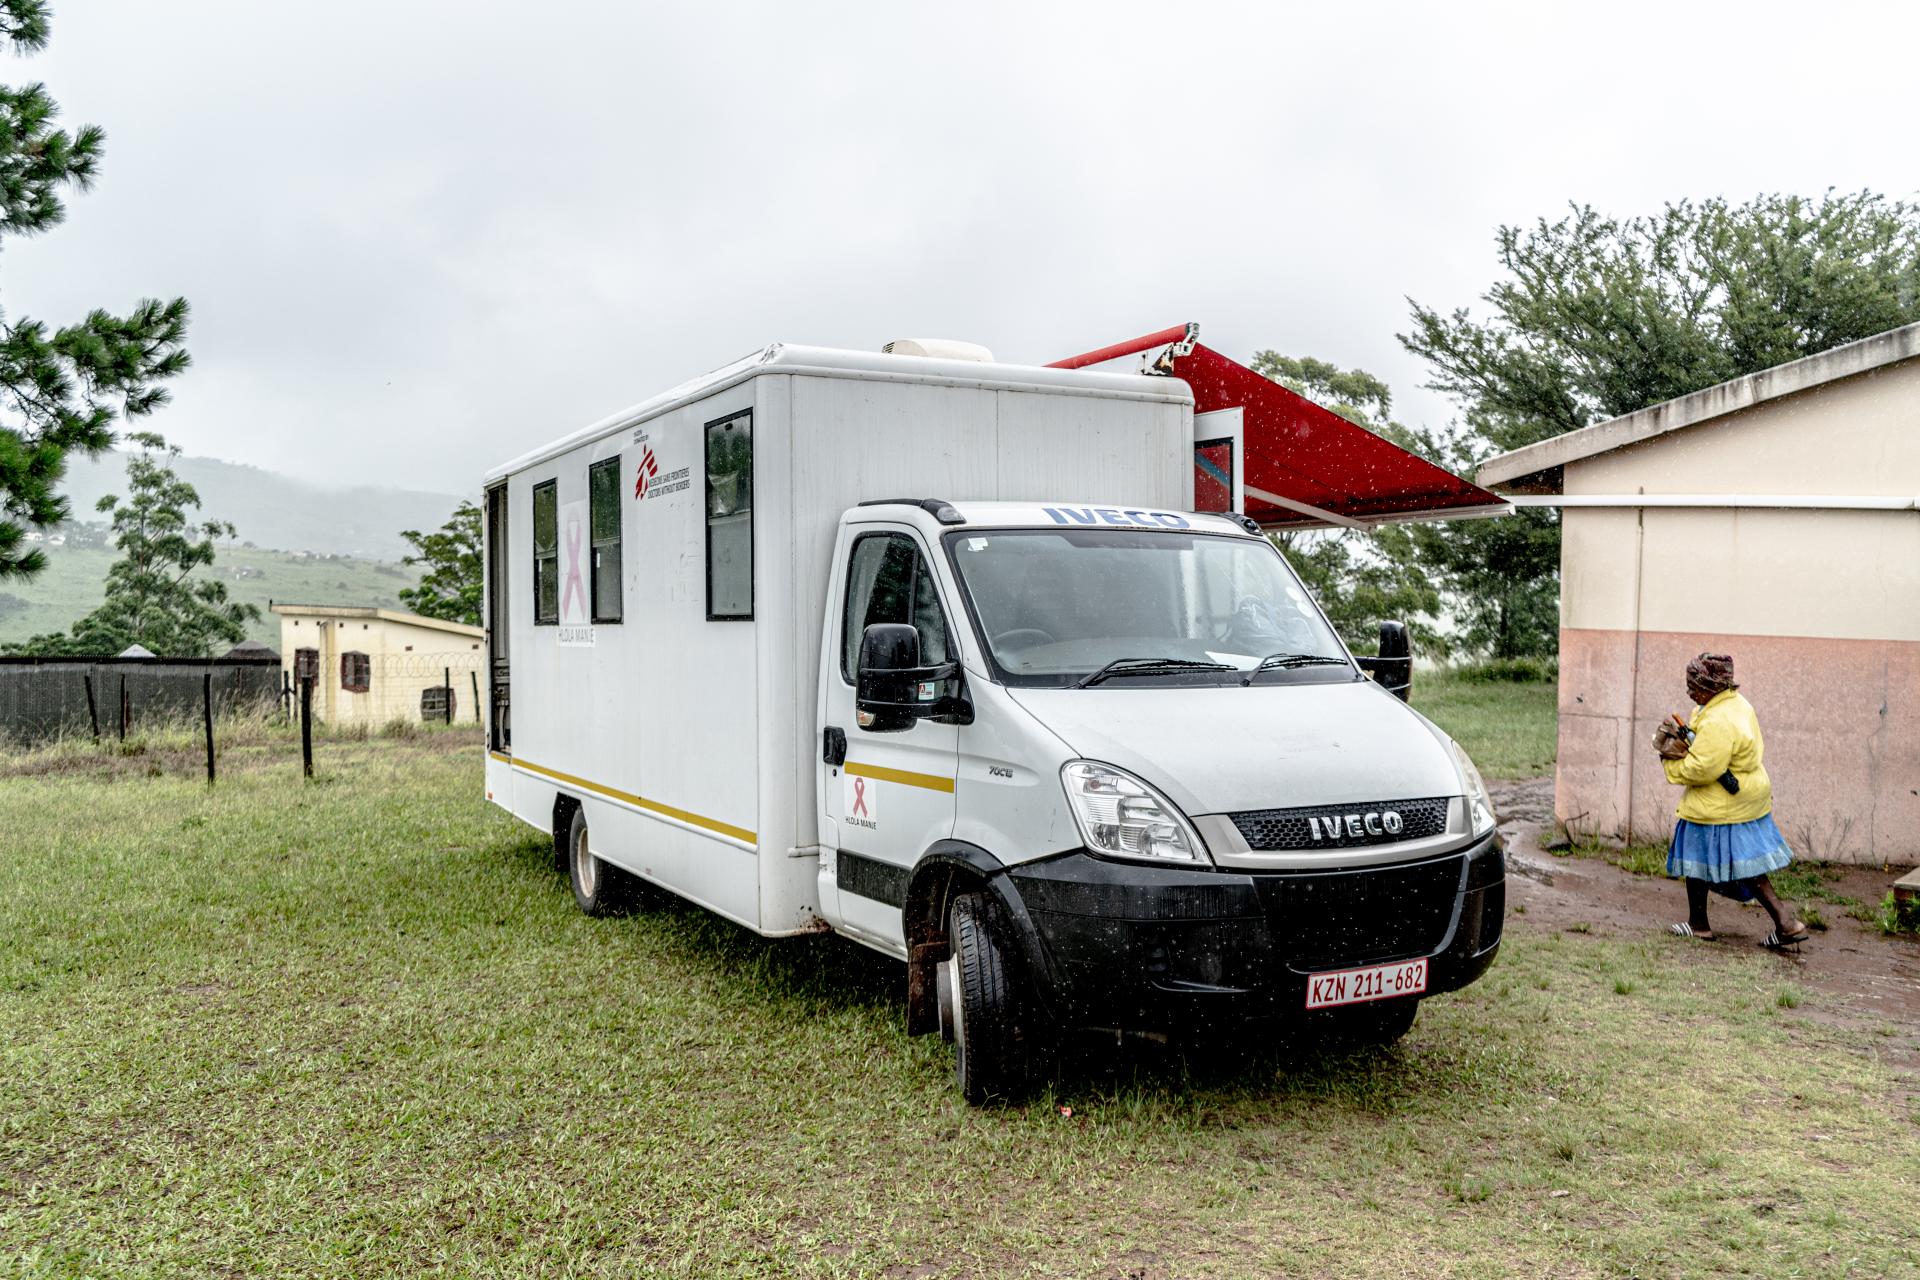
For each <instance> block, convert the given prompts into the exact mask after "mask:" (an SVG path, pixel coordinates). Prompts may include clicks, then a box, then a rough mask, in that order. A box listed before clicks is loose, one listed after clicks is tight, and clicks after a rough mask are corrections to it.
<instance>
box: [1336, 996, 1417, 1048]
mask: <svg viewBox="0 0 1920 1280" xmlns="http://www.w3.org/2000/svg"><path fill="white" fill-rule="evenodd" d="M1324 1016H1325V1017H1326V1019H1327V1021H1326V1023H1325V1024H1324V1027H1323V1028H1322V1034H1321V1036H1320V1037H1319V1039H1320V1041H1321V1043H1323V1044H1325V1045H1327V1046H1328V1047H1329V1048H1334V1049H1366V1048H1384V1047H1385V1046H1387V1045H1390V1044H1393V1043H1394V1042H1395V1041H1397V1040H1399V1039H1400V1038H1401V1037H1402V1036H1404V1035H1406V1034H1407V1032H1409V1031H1411V1030H1413V1020H1414V1019H1415V1018H1417V1017H1419V1016H1420V1002H1419V1001H1418V1000H1416V999H1413V998H1412V997H1401V998H1399V999H1394V1000H1378V1001H1375V1002H1374V1003H1372V1004H1363V1005H1356V1006H1354V1007H1353V1008H1351V1009H1330V1010H1328V1011H1327V1013H1326V1014H1325V1015H1324Z"/></svg>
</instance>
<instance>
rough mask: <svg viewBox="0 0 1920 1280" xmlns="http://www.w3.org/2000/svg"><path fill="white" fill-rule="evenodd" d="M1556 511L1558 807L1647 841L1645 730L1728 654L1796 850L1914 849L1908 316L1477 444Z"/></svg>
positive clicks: (1919, 537) (1917, 715)
mask: <svg viewBox="0 0 1920 1280" xmlns="http://www.w3.org/2000/svg"><path fill="white" fill-rule="evenodd" d="M1477 478H1478V480H1479V482H1480V483H1481V484H1482V485H1486V486H1488V487H1490V488H1493V489H1496V490H1498V491H1500V492H1502V493H1504V494H1507V495H1509V496H1511V497H1512V498H1513V499H1514V501H1515V502H1516V503H1521V504H1525V503H1529V502H1531V503H1538V504H1542V505H1552V506H1559V507H1561V508H1562V509H1563V511H1562V515H1563V520H1564V526H1563V536H1562V541H1561V553H1560V555H1561V560H1560V575H1561V602H1560V755H1559V766H1558V770H1557V776H1556V780H1555V793H1554V794H1555V810H1556V812H1557V814H1558V816H1559V818H1560V820H1561V822H1562V823H1564V824H1565V825H1566V826H1567V828H1568V829H1569V830H1571V831H1574V832H1576V833H1581V834H1594V835H1602V836H1609V837H1625V836H1629V835H1630V836H1634V837H1638V838H1642V839H1657V838H1660V837H1664V836H1665V835H1667V834H1668V833H1669V832H1670V830H1671V828H1672V822H1673V810H1674V805H1675V803H1676V801H1677V799H1678V795H1677V790H1676V789H1675V788H1674V787H1671V786H1669V785H1668V784H1667V782H1666V780H1665V778H1664V777H1663V776H1662V774H1661V770H1660V767H1659V762H1658V760H1657V759H1655V757H1654V755H1653V753H1652V751H1651V750H1650V749H1649V747H1648V745H1647V743H1648V739H1649V738H1650V736H1651V734H1652V732H1653V727H1654V725H1655V723H1656V722H1657V721H1658V720H1659V719H1660V718H1661V717H1662V716H1664V715H1666V714H1667V713H1669V712H1676V711H1677V712H1681V713H1683V714H1684V713H1688V712H1690V711H1691V710H1692V705H1691V704H1690V703H1689V702H1688V700H1687V695H1686V683H1685V676H1684V668H1685V665H1686V663H1687V661H1688V659H1690V658H1691V657H1693V655H1694V654H1696V653H1698V652H1701V651H1702V650H1712V651H1717V652H1725V653H1731V654H1732V655H1733V658H1734V666H1735V671H1736V674H1737V676H1738V678H1739V681H1740V685H1741V691H1742V692H1743V693H1744V694H1745V695H1746V696H1747V697H1748V698H1749V699H1750V700H1751V701H1752V702H1753V705H1754V707H1755V709H1756V710H1758V712H1759V713H1760V724H1761V728H1762V730H1763V732H1764V733H1765V736H1766V765H1767V770H1768V772H1769V773H1770V774H1771V775H1772V777H1773V783H1774V817H1775V820H1776V821H1777V822H1778V823H1779V824H1780V827H1781V829H1782V830H1783V831H1785V832H1786V833H1787V836H1788V838H1789V840H1790V841H1792V843H1793V845H1794V848H1795V850H1796V852H1798V853H1799V854H1801V855H1802V856H1804V857H1815V858H1824V859H1830V860H1835V861H1841V862H1860V863H1899V864H1907V863H1913V862H1916V861H1920V509H1917V508H1920V325H1909V326H1907V327H1905V328H1901V329H1895V330H1892V331H1890V332H1887V333H1883V334H1880V335H1878V336H1876V337H1873V338H1869V339H1866V340H1865V341H1862V342H1856V343H1852V344H1850V345H1848V346H1844V347H1839V348H1836V349H1834V350H1832V351H1828V352H1825V353H1823V354H1821V355H1818V356H1812V357H1809V358H1808V359H1805V360H1797V361H1794V362H1793V363H1791V364H1784V365H1780V366H1777V367H1775V368H1772V369H1767V370H1763V371H1762V372H1760V373H1756V374H1752V375H1750V376H1748V377H1745V378H1739V379H1736V380H1735V381H1733V382H1728V383H1724V384H1722V385H1720V386H1717V387H1709V388H1708V389H1706V390H1705V391H1700V392H1696V393H1694V394H1693V395H1689V396H1682V397H1681V398H1679V399H1677V400H1670V401H1668V402H1667V403H1665V404H1658V405H1654V406H1653V407H1652V408H1649V409H1644V410H1642V411H1640V412H1639V413H1634V414H1629V415H1627V416H1626V417H1623V418H1615V419H1613V420H1611V421H1608V422H1602V423H1598V424H1596V425H1594V426H1591V427H1587V428H1586V429H1584V430H1581V431H1573V432H1569V433H1568V434H1566V435H1563V436H1558V437H1556V438H1554V439H1552V440H1547V441H1543V442H1541V443H1540V444H1536V445H1531V446H1529V447H1527V448H1525V449H1519V450H1516V451H1514V452H1512V453H1508V454H1504V455H1502V456H1500V457H1497V458H1494V459H1492V460H1491V461H1489V462H1488V463H1487V464H1486V465H1485V466H1483V467H1482V468H1481V469H1480V472H1479V475H1478V477H1477Z"/></svg>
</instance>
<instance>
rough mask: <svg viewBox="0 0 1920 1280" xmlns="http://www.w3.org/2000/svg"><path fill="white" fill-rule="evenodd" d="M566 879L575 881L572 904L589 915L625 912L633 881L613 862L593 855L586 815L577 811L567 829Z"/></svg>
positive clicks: (608, 914)
mask: <svg viewBox="0 0 1920 1280" xmlns="http://www.w3.org/2000/svg"><path fill="white" fill-rule="evenodd" d="M567 878H568V879H569V880H571V881H572V882H573V902H574V905H575V906H577V907H579V908H580V909H581V910H582V911H584V912H586V913H587V914H588V915H590V916H610V915H614V914H617V913H618V912H620V911H623V910H625V909H626V906H627V901H628V896H629V894H628V890H629V886H630V878H629V877H628V875H627V873H626V872H624V871H622V870H621V869H620V868H618V867H616V866H614V865H613V864H612V863H608V862H602V861H601V860H600V859H599V858H597V857H595V856H594V853H593V850H592V848H590V847H589V842H588V838H587V815H586V814H585V813H584V812H583V811H581V810H579V809H576V810H574V812H573V822H572V825H571V826H569V827H568V829H567Z"/></svg>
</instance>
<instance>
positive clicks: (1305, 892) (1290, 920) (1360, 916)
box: [1253, 854, 1464, 970]
mask: <svg viewBox="0 0 1920 1280" xmlns="http://www.w3.org/2000/svg"><path fill="white" fill-rule="evenodd" d="M1463 861H1464V859H1463V857H1462V856H1461V855H1459V854H1453V855H1450V856H1448V857H1445V858H1434V859H1430V860H1429V861H1426V862H1415V863H1412V864H1409V865H1404V866H1394V867H1374V868H1366V869H1361V870H1353V871H1315V872H1301V873H1294V874H1282V875H1259V876H1254V877H1253V881H1254V884H1255V886H1256V888H1257V889H1258V891H1259V894H1260V900H1261V905H1262V906H1264V907H1265V908H1266V913H1267V924H1268V928H1269V929H1270V930H1271V934H1272V938H1273V945H1274V947H1275V949H1276V950H1277V952H1278V953H1279V954H1280V955H1281V956H1282V957H1284V958H1285V960H1286V963H1287V964H1288V965H1289V966H1290V967H1291V968H1294V969H1296V970H1312V969H1342V968H1347V967H1349V966H1352V965H1360V964H1372V963H1375V962H1377V961H1381V960H1396V959H1401V958H1404V957H1407V956H1417V955H1429V954H1431V953H1432V952H1434V951H1436V950H1438V949H1439V946H1440V944H1441V942H1443V941H1444V940H1445V939H1446V936H1447V930H1448V929H1449V928H1450V927H1451V926H1452V924H1453V912H1454V908H1455V906H1456V904H1457V903H1458V901H1459V897H1460V871H1461V864H1462V863H1463Z"/></svg>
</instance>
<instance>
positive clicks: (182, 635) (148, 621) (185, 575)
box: [21, 431, 260, 658]
mask: <svg viewBox="0 0 1920 1280" xmlns="http://www.w3.org/2000/svg"><path fill="white" fill-rule="evenodd" d="M128 439H129V440H130V441H131V442H132V443H134V444H137V445H139V446H140V449H141V451H140V452H139V453H137V454H134V455H133V456H132V457H130V458H128V459H127V494H128V496H127V498H126V500H125V501H122V500H121V499H120V498H118V497H116V496H115V495H113V494H108V495H107V496H106V497H104V498H102V499H100V503H99V510H101V511H104V512H107V513H109V514H111V515H112V517H113V545H114V546H115V548H117V549H118V550H119V552H120V558H119V559H118V560H116V561H114V563H113V567H112V568H110V569H108V570H107V598H106V602H105V603H104V604H102V605H101V606H100V607H99V608H97V609H95V610H94V611H93V612H92V613H90V614H88V615H87V616H86V617H84V618H82V619H80V621H78V622H76V623H74V624H73V631H72V633H71V634H70V635H60V634H57V633H56V634H52V635H42V636H35V637H34V638H33V639H31V640H29V641H27V642H26V643H25V644H24V645H22V646H21V650H22V651H23V652H27V653H43V654H61V653H66V654H112V653H119V652H120V651H121V650H123V649H125V648H126V647H127V646H128V645H131V644H140V645H145V646H146V647H147V648H148V649H150V650H151V651H153V652H154V653H156V654H159V655H160V656H162V657H169V658H173V657H205V656H207V654H208V652H209V650H210V649H211V648H212V646H213V644H214V642H215V641H220V642H223V643H225V644H229V645H231V644H236V643H238V642H239V641H241V640H243V639H245V638H246V634H247V624H248V623H249V622H252V621H254V620H255V619H257V618H259V616H260V610H259V609H257V608H255V607H254V606H253V605H250V604H236V603H234V602H232V601H229V600H228V599H227V588H226V584H225V583H222V582H220V581H218V580H217V579H213V578H196V577H194V570H196V569H199V568H202V567H203V566H206V565H210V564H212V563H213V558H214V540H215V539H216V538H222V537H226V538H231V537H232V536H233V532H234V529H233V526H232V525H231V524H228V523H226V522H225V521H222V520H208V521H204V522H202V523H199V524H195V523H192V522H190V520H189V519H188V511H189V509H194V508H198V507H199V505H200V495H199V494H198V493H196V492H194V488H193V486H192V485H190V484H188V483H187V482H186V481H184V480H182V479H180V477H179V476H177V475H176V474H174V471H173V467H172V465H171V463H172V461H173V459H175V458H177V457H179V456H180V450H178V449H177V448H174V447H172V446H170V445H168V444H167V442H166V441H165V440H164V439H163V438H161V437H160V436H159V435H156V434H155V433H153V432H150V431H136V432H134V433H132V434H131V435H130V436H128Z"/></svg>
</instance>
